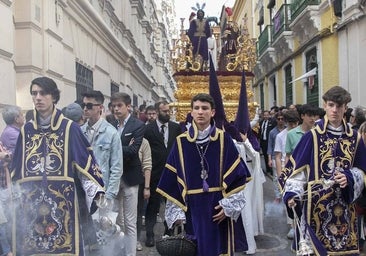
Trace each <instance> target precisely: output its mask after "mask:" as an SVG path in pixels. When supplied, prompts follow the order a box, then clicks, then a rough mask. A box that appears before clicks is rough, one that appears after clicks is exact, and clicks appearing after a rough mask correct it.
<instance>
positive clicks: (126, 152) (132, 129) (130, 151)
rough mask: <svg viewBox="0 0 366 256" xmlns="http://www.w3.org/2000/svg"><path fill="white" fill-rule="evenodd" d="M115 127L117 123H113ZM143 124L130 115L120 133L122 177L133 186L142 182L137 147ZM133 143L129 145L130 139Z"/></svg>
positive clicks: (139, 143)
mask: <svg viewBox="0 0 366 256" xmlns="http://www.w3.org/2000/svg"><path fill="white" fill-rule="evenodd" d="M115 127H116V128H117V124H116V123H115ZM144 132H145V124H144V123H143V122H142V121H140V120H139V119H137V118H135V117H133V116H130V118H129V119H128V121H127V123H126V125H125V128H124V129H123V132H122V134H121V142H122V151H123V175H122V179H123V181H124V182H126V184H128V185H129V186H135V185H138V184H141V183H143V182H144V176H143V173H142V169H141V161H140V158H139V149H140V146H141V143H142V139H143V137H144ZM132 139H133V143H132V144H131V145H130V142H131V140H132Z"/></svg>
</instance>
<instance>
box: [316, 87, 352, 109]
mask: <svg viewBox="0 0 366 256" xmlns="http://www.w3.org/2000/svg"><path fill="white" fill-rule="evenodd" d="M323 100H324V101H325V102H327V101H333V102H335V103H337V104H338V105H343V104H346V105H347V104H348V103H349V102H351V100H352V97H351V94H350V93H349V92H348V91H347V90H346V89H344V88H343V87H340V86H338V85H337V86H333V87H332V88H330V89H329V90H328V91H326V92H325V93H324V95H323Z"/></svg>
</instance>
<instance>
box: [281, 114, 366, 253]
mask: <svg viewBox="0 0 366 256" xmlns="http://www.w3.org/2000/svg"><path fill="white" fill-rule="evenodd" d="M327 124H328V120H327V118H326V117H325V119H323V120H322V121H320V122H319V123H318V124H317V126H316V127H315V128H314V129H312V130H311V131H310V132H308V133H306V134H305V135H304V136H303V137H302V138H301V140H300V142H299V143H298V145H297V147H296V148H295V150H294V152H293V154H292V157H291V158H290V160H289V162H288V163H287V165H286V166H285V169H284V171H282V174H281V176H280V177H279V183H280V187H281V188H282V190H283V192H284V202H285V203H286V205H287V201H288V200H289V199H290V198H292V197H293V196H295V195H299V191H301V190H302V189H303V190H304V191H305V193H304V194H303V196H302V200H303V201H302V202H300V201H299V200H297V201H296V202H297V206H296V207H295V211H296V213H297V215H298V216H299V217H300V216H301V215H304V216H303V217H304V220H305V222H306V224H305V226H306V227H307V229H308V230H309V236H310V240H311V243H312V248H313V250H314V252H315V253H316V255H325V254H326V255H328V254H329V255H346V253H345V252H347V255H359V253H358V236H357V217H356V212H355V205H354V201H355V200H356V199H357V195H358V194H359V193H360V190H361V189H360V188H361V187H362V183H363V182H364V181H363V179H362V176H363V175H362V173H361V174H360V176H357V175H354V174H353V173H352V172H351V171H350V169H351V168H352V167H357V168H359V169H360V170H361V172H364V171H365V170H366V158H365V146H364V143H363V141H362V139H361V137H360V135H358V134H357V132H356V131H354V130H352V129H350V127H349V126H348V125H347V124H346V123H345V122H344V124H343V126H344V129H345V132H343V134H342V135H337V136H336V135H335V134H332V133H330V132H327V131H326V127H327ZM335 166H339V167H341V168H343V169H344V171H343V172H344V173H345V175H346V177H347V181H348V185H347V186H346V187H345V188H340V187H339V185H337V184H335V185H333V186H330V187H327V186H324V185H323V184H324V183H322V179H326V180H329V179H332V176H333V175H334V170H335V168H334V167H335ZM301 172H304V173H305V177H306V180H305V187H304V188H299V186H296V185H294V184H292V185H291V183H292V182H293V181H292V180H291V179H292V178H293V177H294V176H296V175H299V174H301ZM288 213H289V215H290V216H293V212H292V210H291V211H290V209H289V208H288Z"/></svg>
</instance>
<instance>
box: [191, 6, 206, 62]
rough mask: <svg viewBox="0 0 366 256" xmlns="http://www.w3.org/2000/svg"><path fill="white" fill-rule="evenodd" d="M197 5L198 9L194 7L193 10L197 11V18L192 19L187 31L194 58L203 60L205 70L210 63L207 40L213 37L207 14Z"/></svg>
mask: <svg viewBox="0 0 366 256" xmlns="http://www.w3.org/2000/svg"><path fill="white" fill-rule="evenodd" d="M204 7H205V4H203V5H202V7H200V6H199V4H197V8H198V9H197V8H196V7H192V9H193V10H197V18H196V19H192V20H191V22H190V25H189V29H188V31H187V34H188V37H189V39H190V40H191V43H192V46H193V56H194V58H195V59H196V58H202V60H203V65H202V66H201V67H202V68H204V67H205V66H206V67H207V61H208V46H207V39H208V38H210V37H211V29H210V25H209V21H208V20H207V19H206V18H204V16H205V12H204V11H203V8H204Z"/></svg>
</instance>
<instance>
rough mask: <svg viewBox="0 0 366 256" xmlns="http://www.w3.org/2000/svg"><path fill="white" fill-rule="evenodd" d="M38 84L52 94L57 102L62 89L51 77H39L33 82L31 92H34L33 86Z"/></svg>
mask: <svg viewBox="0 0 366 256" xmlns="http://www.w3.org/2000/svg"><path fill="white" fill-rule="evenodd" d="M34 84H36V85H38V86H39V87H41V88H42V90H43V91H44V92H45V93H46V94H51V96H52V98H53V102H54V103H55V104H56V103H57V102H58V101H59V100H60V90H59V89H58V88H57V84H56V83H55V81H53V80H52V79H51V78H49V77H45V76H43V77H37V78H35V79H33V81H32V82H31V85H30V88H29V92H30V94H32V87H33V85H34Z"/></svg>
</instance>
